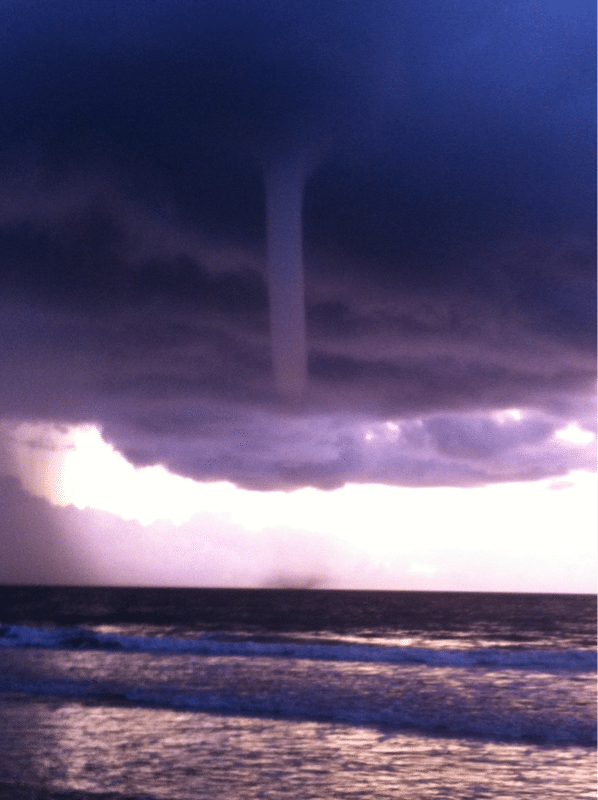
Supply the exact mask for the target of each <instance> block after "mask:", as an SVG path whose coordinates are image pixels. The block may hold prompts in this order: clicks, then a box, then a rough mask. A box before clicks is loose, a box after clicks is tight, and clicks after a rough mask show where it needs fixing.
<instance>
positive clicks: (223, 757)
mask: <svg viewBox="0 0 598 800" xmlns="http://www.w3.org/2000/svg"><path fill="white" fill-rule="evenodd" d="M0 609H1V610H0V623H2V624H1V625H0V700H1V702H2V716H1V722H0V727H1V728H2V730H0V734H1V739H0V784H2V785H3V786H4V790H5V791H6V792H9V793H8V794H6V795H5V796H7V797H10V796H15V797H16V796H19V795H18V794H15V793H17V792H19V791H21V790H22V791H24V792H29V794H24V795H23V796H27V797H29V796H33V797H35V796H38V797H47V798H58V797H61V796H70V797H72V798H75V797H94V796H96V797H97V796H102V793H103V794H104V795H105V796H111V797H127V798H153V799H154V800H158V798H160V800H166V799H167V798H168V799H170V800H175V799H176V800H191V798H217V797H227V798H228V797H230V798H241V799H242V800H244V799H245V798H247V800H253V799H254V798H261V797H272V798H277V797H281V798H282V797H284V798H293V800H299V798H358V797H362V798H378V797H397V798H413V799H415V798H441V797H452V798H454V797H459V798H482V797H487V798H503V799H505V798H522V797H523V798H526V797H529V798H532V797H534V798H535V800H537V798H538V797H542V798H548V799H550V798H572V797H575V798H590V797H595V796H596V794H595V777H596V775H595V743H596V729H595V686H596V681H595V670H596V651H595V636H596V602H595V599H594V598H593V597H588V596H579V595H505V594H459V593H417V592H340V591H291V590H205V589H196V590H171V589H112V588H111V589H92V588H83V589H76V588H35V589H34V588H27V587H4V588H0ZM11 792H12V795H11ZM31 792H33V793H34V794H31ZM77 793H78V794H77ZM3 796H4V795H2V789H1V788H0V797H3Z"/></svg>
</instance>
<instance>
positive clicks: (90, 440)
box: [13, 425, 596, 588]
mask: <svg viewBox="0 0 598 800" xmlns="http://www.w3.org/2000/svg"><path fill="white" fill-rule="evenodd" d="M389 432H390V433H392V432H393V429H392V428H391V429H390V430H389ZM13 444H14V454H15V463H16V464H17V465H18V467H19V470H20V472H21V475H20V476H21V479H22V482H23V484H24V485H25V487H26V488H27V489H28V490H29V491H30V493H32V494H37V495H38V496H41V497H45V498H46V499H47V500H49V501H50V502H51V503H53V504H55V505H63V506H64V505H69V504H70V505H72V506H76V507H77V508H79V509H84V508H92V509H98V510H102V511H108V512H110V513H112V514H115V515H117V516H119V517H121V518H122V519H124V520H137V521H138V522H140V523H142V524H143V525H145V526H149V525H151V524H152V523H154V522H156V521H158V520H163V521H167V522H168V523H170V524H171V528H170V533H169V534H168V536H169V537H170V538H171V541H172V542H175V541H176V540H177V536H179V535H181V536H183V538H185V539H186V538H188V537H189V529H188V528H187V529H185V531H184V532H181V534H178V533H177V530H178V527H177V526H181V525H183V523H186V522H187V521H189V520H192V519H193V517H194V515H196V514H201V515H202V520H203V523H202V525H203V526H204V528H202V530H204V529H205V519H206V515H209V516H210V518H211V519H213V520H214V523H215V524H218V525H222V524H231V525H234V526H238V529H239V530H243V531H246V532H253V533H252V535H253V534H255V533H258V534H260V535H263V536H264V537H266V540H268V538H269V537H271V536H272V535H273V532H275V531H283V530H294V531H301V532H303V533H304V534H305V533H306V532H308V533H309V534H310V535H311V534H317V535H319V536H323V537H325V538H326V540H327V541H337V542H344V543H345V545H343V546H344V547H347V548H349V549H348V550H346V552H351V553H356V552H357V553H359V552H361V553H363V554H364V557H366V558H367V561H366V562H364V563H366V564H367V565H368V567H367V568H368V569H369V570H370V572H371V571H372V570H374V571H375V570H377V571H378V572H379V573H384V574H387V575H391V574H393V572H394V574H395V577H396V576H397V575H399V574H403V575H407V576H408V575H411V576H412V578H413V579H417V578H418V576H419V578H421V579H422V580H423V581H424V583H425V585H426V586H435V585H436V584H437V582H438V580H439V579H441V578H442V579H443V580H445V579H446V580H448V581H449V582H450V576H451V572H452V573H454V571H455V569H456V568H457V565H458V564H459V565H460V566H459V568H460V569H462V568H463V567H464V566H467V564H468V563H474V562H476V563H477V561H479V559H480V558H482V559H490V561H492V559H495V558H499V559H500V558H505V557H508V558H511V559H513V560H514V561H515V562H516V563H518V564H520V565H521V568H522V569H524V566H525V564H526V563H528V564H530V565H531V564H534V563H536V562H537V561H538V556H540V557H541V560H542V563H543V564H546V563H550V562H553V563H554V564H557V563H559V562H563V561H567V559H569V561H570V562H571V568H572V569H573V568H574V567H575V565H576V564H577V565H578V566H579V565H580V564H581V562H582V561H583V559H584V558H585V559H586V560H587V559H588V558H589V559H590V561H591V560H592V558H593V555H592V554H593V551H594V549H595V534H594V531H595V517H596V514H595V496H596V480H595V476H594V475H592V474H591V473H588V472H585V471H581V470H578V471H573V472H571V473H570V474H569V475H568V476H567V478H566V479H565V480H563V481H561V482H560V483H559V484H558V485H556V484H555V483H554V481H550V480H540V481H532V482H526V483H504V484H494V485H490V486H487V487H483V488H448V487H444V488H433V489H429V488H428V489H426V488H408V487H391V486H383V485H375V484H374V485H369V484H347V485H345V486H344V487H343V488H341V489H337V490H335V491H331V492H323V491H321V490H318V489H314V488H304V489H299V490H296V491H293V492H281V491H278V492H258V491H249V490H246V489H239V488H237V487H235V486H234V485H233V484H231V483H227V482H218V483H199V482H196V481H193V480H190V479H187V478H183V477H180V476H177V475H173V474H171V473H169V472H168V471H167V470H166V469H165V468H164V467H162V466H153V467H144V468H137V469H136V468H134V467H133V466H132V465H131V464H129V463H128V462H127V461H126V459H124V457H123V456H122V455H120V454H119V453H118V452H116V451H115V450H114V449H113V448H112V447H111V446H110V445H109V444H107V443H106V442H104V441H103V439H102V437H101V434H100V431H99V430H98V429H97V428H94V427H92V426H82V427H75V428H70V429H64V428H62V429H58V428H51V427H48V426H45V427H44V426H37V427H36V426H34V425H27V426H19V427H18V428H17V429H16V433H15V435H14V437H13ZM553 488H561V489H563V490H562V491H551V489H553ZM81 535H82V536H84V535H85V533H84V532H82V533H81ZM200 535H201V534H200ZM152 537H153V538H152ZM152 542H153V544H152ZM148 543H149V544H147V545H146V546H148V547H153V546H158V544H156V541H155V535H153V534H152V536H150V537H149V539H148ZM159 546H160V553H161V558H162V559H163V558H166V559H167V558H168V556H167V555H165V553H167V550H166V551H165V550H164V543H162V544H160V545H159ZM449 550H450V551H451V553H453V555H451V556H447V551H449ZM146 557H147V558H149V557H150V556H149V555H146ZM257 557H258V556H256V558H257ZM447 558H448V561H447ZM282 560H283V561H284V555H283V558H282ZM347 566H348V565H347ZM561 566H562V564H561ZM248 568H249V565H248ZM254 568H255V565H254ZM352 568H355V567H354V565H353V567H352ZM341 572H342V567H341ZM370 577H371V576H370ZM371 579H372V580H374V579H376V580H377V579H380V578H379V576H378V578H376V577H375V576H374V577H371ZM476 580H477V581H478V583H479V581H480V576H476ZM430 582H431V583H430ZM443 585H444V584H443ZM445 588H446V587H445Z"/></svg>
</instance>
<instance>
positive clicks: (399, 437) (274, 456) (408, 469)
mask: <svg viewBox="0 0 598 800" xmlns="http://www.w3.org/2000/svg"><path fill="white" fill-rule="evenodd" d="M0 29H1V30H2V31H3V36H4V44H3V46H2V56H1V60H0V63H1V81H2V87H1V88H2V97H3V104H4V111H3V125H2V129H1V131H0V163H1V165H2V181H1V185H0V195H1V204H2V210H1V211H0V290H1V294H2V298H3V299H2V301H1V302H0V330H1V333H2V336H1V339H0V364H1V367H2V372H3V375H4V376H5V377H4V378H3V385H2V388H1V389H0V414H2V415H3V416H4V417H5V418H12V419H24V418H29V419H46V420H55V421H58V422H94V423H96V424H98V425H100V426H101V427H102V428H103V430H104V434H105V436H106V438H108V439H109V440H110V441H111V442H113V443H114V444H115V446H116V447H118V448H119V449H120V450H121V451H122V452H124V453H125V454H126V455H127V457H128V458H130V459H131V460H132V461H133V462H134V463H137V464H148V463H156V462H160V463H163V464H165V465H167V466H168V467H170V468H171V469H172V470H174V471H178V472H180V473H182V474H185V475H190V476H192V477H195V478H198V479H230V480H234V481H237V482H238V483H240V484H242V485H245V486H255V487H257V488H276V487H278V486H280V487H284V488H289V487H293V486H299V485H316V486H320V487H323V488H331V487H333V486H337V485H340V484H342V483H344V482H345V481H376V482H385V483H386V482H387V483H399V484H408V485H478V484H483V483H488V482H493V481H500V480H514V479H532V478H535V477H546V476H549V475H555V476H558V475H562V474H565V473H566V472H567V471H569V470H570V469H574V468H584V469H586V468H589V461H588V452H587V449H586V448H585V447H583V446H581V445H577V444H574V443H571V442H569V443H568V442H567V441H566V440H563V439H558V438H556V439H555V437H554V434H555V432H556V431H557V430H562V429H564V428H566V427H567V425H568V424H569V423H571V422H574V423H576V424H577V425H579V426H580V427H582V428H584V427H588V429H590V428H591V424H592V423H591V419H590V418H591V417H592V413H593V412H592V393H593V381H594V377H595V358H594V351H595V340H594V324H593V320H594V318H595V310H594V302H593V300H594V297H595V289H594V286H595V275H594V272H595V246H594V219H595V216H594V212H593V205H594V169H593V161H594V155H593V152H594V142H593V119H594V112H593V105H594V99H593V98H594V56H593V25H592V24H591V19H590V17H589V12H588V14H584V13H582V12H581V11H579V9H578V11H577V14H576V16H575V17H567V16H558V15H557V16H555V15H553V14H544V13H542V10H541V7H537V6H531V5H528V4H525V3H520V4H514V3H512V4H503V5H498V4H492V3H482V2H479V3H478V2H475V0H474V2H472V0H467V2H462V3H450V4H448V3H447V4H442V3H441V4H438V3H436V2H434V3H427V2H423V3H422V2H421V0H419V2H417V3H415V2H414V3H401V4H398V3H396V4H395V3H392V2H391V3H370V2H368V3H366V2H360V3H343V4H339V5H338V6H337V4H334V3H331V2H330V3H329V2H321V1H320V2H318V3H307V4H306V3H300V4H297V5H287V4H280V3H268V2H257V0H254V1H253V2H241V1H240V0H239V1H238V2H232V1H231V2H224V3H218V4H215V5H213V6H212V5H211V4H209V5H208V4H206V5H205V6H204V5H202V4H196V3H193V4H191V3H185V2H181V3H176V4H173V3H168V4H166V3H155V4H152V5H151V6H150V5H148V4H146V3H143V4H139V3H133V2H120V3H118V4H112V3H104V4H101V5H100V4H96V3H93V4H92V3H82V2H78V3H76V4H75V3H64V4H62V5H60V7H57V6H56V5H55V4H46V3H43V2H32V3H23V2H19V3H16V2H14V3H10V2H9V3H6V4H4V6H3V8H2V10H0ZM291 146H293V147H299V148H300V149H302V150H303V151H304V152H305V154H306V158H307V160H308V161H309V162H310V165H311V167H310V168H311V173H310V178H309V180H308V184H307V188H306V195H305V203H304V207H305V219H304V228H305V253H306V292H307V298H306V299H307V320H308V343H309V375H310V387H309V392H308V396H307V399H306V402H305V405H304V407H302V408H299V409H295V410H292V409H288V408H287V409H285V408H281V407H280V405H279V402H278V400H277V398H276V395H275V392H274V388H273V380H272V374H271V372H272V371H271V364H270V352H269V338H268V336H269V335H268V299H267V289H266V283H265V254H264V239H265V222H264V188H263V177H262V171H263V165H264V163H265V162H267V161H268V158H269V157H270V156H271V155H272V154H273V153H274V152H277V151H279V150H280V149H284V148H285V147H291ZM512 407H517V408H522V409H524V410H525V415H524V417H523V418H522V419H521V420H511V422H507V423H505V422H500V423H499V422H497V421H496V419H494V417H492V416H491V414H492V412H494V411H495V410H497V409H505V408H512ZM387 420H391V421H392V420H394V421H396V422H400V432H399V433H396V435H395V433H393V431H392V430H391V429H388V428H384V424H385V422H386V421H387ZM384 430H385V431H386V433H384V436H382V434H381V433H380V431H384ZM368 431H370V432H371V433H372V434H375V435H373V436H372V437H371V438H369V439H368V438H366V437H367V435H368ZM376 431H378V433H376Z"/></svg>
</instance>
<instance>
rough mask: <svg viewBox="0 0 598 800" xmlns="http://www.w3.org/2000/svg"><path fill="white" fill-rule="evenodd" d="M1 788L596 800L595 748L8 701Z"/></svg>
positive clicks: (171, 795) (191, 797) (183, 799)
mask: <svg viewBox="0 0 598 800" xmlns="http://www.w3.org/2000/svg"><path fill="white" fill-rule="evenodd" d="M3 729H4V736H3V737H2V742H1V743H0V758H1V771H0V776H1V777H0V781H4V782H9V783H23V784H25V783H26V784H27V785H29V786H33V787H35V788H37V789H41V788H42V787H43V788H44V789H46V790H48V791H51V792H59V791H62V792H65V791H78V792H84V793H85V792H118V793H119V794H123V795H126V796H127V797H141V796H144V797H145V796H149V797H151V798H152V800H153V799H154V798H159V800H175V799H176V800H208V799H209V800H213V798H215V797H222V798H235V800H258V798H268V797H271V798H274V797H276V798H288V799H289V800H303V799H304V798H321V800H325V798H326V799H327V798H339V799H345V798H347V799H348V798H366V799H367V798H378V797H400V798H402V799H403V800H421V798H429V799H430V800H433V799H435V798H447V797H450V798H455V797H459V798H471V799H472V800H473V798H482V797H487V798H501V800H521V798H529V799H530V800H532V798H533V800H537V798H538V797H542V798H543V800H557V799H558V798H563V800H564V799H565V798H567V800H570V798H573V797H575V798H576V799H577V800H586V799H587V800H589V798H592V797H594V794H593V787H594V785H595V779H596V769H595V753H594V752H593V750H592V749H587V748H580V747H569V748H555V747H539V746H532V745H525V744H497V743H490V742H480V741H472V740H465V739H446V738H441V737H422V736H418V735H409V734H402V733H401V734H395V733H389V734H388V735H384V734H383V733H381V732H380V731H376V730H374V729H369V728H361V727H353V726H347V725H341V724H334V723H320V722H303V721H302V722H296V721H289V720H273V719H255V718H254V719H250V718H246V717H239V716H219V715H210V714H204V713H187V712H175V711H166V710H156V709H143V708H129V707H119V706H118V705H114V706H98V705H91V704H86V703H71V702H60V701H48V700H43V701H41V700H40V701H38V700H35V701H31V700H25V699H23V698H19V699H17V698H9V697H7V698H5V703H4V718H3Z"/></svg>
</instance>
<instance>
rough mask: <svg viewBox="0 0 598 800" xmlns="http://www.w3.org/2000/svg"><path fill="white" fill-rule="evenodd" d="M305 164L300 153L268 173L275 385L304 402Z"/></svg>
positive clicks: (285, 394)
mask: <svg viewBox="0 0 598 800" xmlns="http://www.w3.org/2000/svg"><path fill="white" fill-rule="evenodd" d="M304 182H305V175H304V168H303V164H302V160H301V158H300V157H299V156H297V155H296V154H294V153H291V154H288V155H286V156H285V157H282V158H278V159H276V160H273V161H272V162H271V163H270V164H269V165H268V167H267V168H266V215H267V252H268V289H269V299H270V337H271V348H272V365H273V368H274V381H275V385H276V389H277V390H278V392H279V394H280V396H281V397H282V398H284V399H286V400H300V399H301V397H302V396H303V395H304V394H305V390H306V386H307V341H306V332H305V290H304V279H303V243H302V236H303V233H302V219H301V218H302V205H303V186H304Z"/></svg>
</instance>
